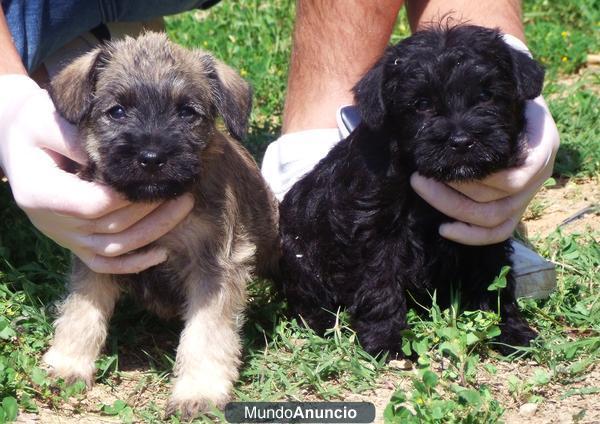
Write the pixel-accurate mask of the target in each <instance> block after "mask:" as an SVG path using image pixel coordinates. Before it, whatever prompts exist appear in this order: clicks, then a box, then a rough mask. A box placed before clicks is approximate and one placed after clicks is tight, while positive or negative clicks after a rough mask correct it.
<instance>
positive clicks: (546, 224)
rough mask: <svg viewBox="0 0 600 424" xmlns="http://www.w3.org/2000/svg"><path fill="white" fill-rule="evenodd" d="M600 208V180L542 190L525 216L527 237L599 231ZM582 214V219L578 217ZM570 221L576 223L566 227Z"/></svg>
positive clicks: (566, 183)
mask: <svg viewBox="0 0 600 424" xmlns="http://www.w3.org/2000/svg"><path fill="white" fill-rule="evenodd" d="M599 207H600V177H598V178H593V179H590V180H562V181H558V182H557V184H556V185H555V186H553V187H546V188H543V189H542V190H540V192H539V193H538V194H537V195H536V196H535V197H534V199H533V200H532V201H531V203H530V204H529V207H528V208H527V211H526V212H525V215H524V216H523V223H524V224H525V227H526V233H527V234H526V235H527V236H528V237H531V238H537V237H542V238H543V237H546V236H547V235H548V234H550V233H551V232H553V231H554V230H556V229H557V228H558V227H561V229H562V230H563V231H564V232H565V233H567V234H568V233H574V232H579V233H582V232H585V231H588V229H589V228H592V229H597V230H598V229H600V209H598V208H599ZM584 211H585V213H584ZM578 213H581V215H579V216H576V215H577V214H578ZM569 218H574V219H573V220H571V221H570V222H566V223H564V224H563V222H564V221H565V220H568V219H569ZM561 224H562V225H561Z"/></svg>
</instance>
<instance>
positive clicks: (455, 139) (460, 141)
mask: <svg viewBox="0 0 600 424" xmlns="http://www.w3.org/2000/svg"><path fill="white" fill-rule="evenodd" d="M448 141H449V142H450V147H452V149H454V150H458V151H461V152H464V151H466V150H468V149H470V148H471V147H472V146H473V144H474V143H475V141H474V140H473V138H471V137H470V136H469V135H468V134H467V133H465V132H464V131H456V132H453V133H452V134H450V138H449V139H448Z"/></svg>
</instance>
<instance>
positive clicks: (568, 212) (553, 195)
mask: <svg viewBox="0 0 600 424" xmlns="http://www.w3.org/2000/svg"><path fill="white" fill-rule="evenodd" d="M599 205H600V179H599V178H595V179H589V180H585V181H583V180H580V181H559V182H558V183H557V185H556V186H554V187H550V188H544V189H542V190H541V191H540V193H538V195H537V196H536V198H535V199H534V201H533V202H532V203H531V205H530V208H529V209H528V211H527V213H526V214H525V216H524V224H525V226H526V231H527V234H528V236H529V237H530V238H534V239H535V238H538V237H545V236H547V235H548V234H549V233H551V232H552V231H554V229H556V228H557V226H559V225H561V223H563V222H564V221H565V220H567V219H569V218H573V217H574V216H576V217H577V219H574V220H572V221H570V222H569V223H567V224H564V225H563V226H562V228H563V231H564V232H567V233H571V232H583V231H587V230H588V229H590V228H593V229H596V230H598V229H600V210H598V209H597V207H598V206H599ZM594 207H596V209H594ZM582 211H587V212H586V213H581V212H582ZM124 360H126V358H124ZM487 362H488V363H493V365H494V366H495V367H496V368H497V369H498V371H497V373H496V375H490V374H487V372H486V371H482V372H481V375H480V381H481V382H482V383H483V382H485V383H487V384H489V385H490V386H491V387H492V388H493V392H494V396H495V397H496V399H498V400H499V401H501V403H502V404H503V406H504V407H505V408H506V413H505V415H504V420H505V421H506V422H507V423H515V424H516V423H522V422H524V421H527V422H528V423H529V424H547V423H557V424H558V423H561V424H562V423H574V422H578V423H600V394H589V395H585V396H582V395H574V396H569V397H566V398H563V395H564V394H565V392H566V391H567V390H569V389H576V388H582V387H600V364H596V365H594V366H593V367H595V369H592V370H591V372H590V373H588V374H587V375H586V376H585V379H583V380H582V381H579V382H576V383H573V384H569V385H562V384H548V385H545V386H542V387H541V388H539V389H538V390H539V391H538V392H534V394H538V395H540V396H542V397H543V398H544V401H543V402H541V403H540V404H537V407H534V406H525V407H523V404H524V402H525V400H522V399H520V398H519V396H518V394H517V395H515V394H511V392H510V391H509V384H508V380H507V378H506V377H507V376H508V375H516V376H517V377H518V378H519V379H520V380H522V381H526V380H527V379H528V378H529V377H530V376H531V375H533V373H534V372H535V371H536V370H540V369H541V370H543V371H548V370H547V369H545V367H543V366H540V365H537V364H535V363H533V362H527V361H515V362H512V363H506V362H498V361H495V360H493V359H488V360H487ZM121 366H122V367H123V368H125V369H128V368H129V369H130V368H136V367H127V364H123V360H122V361H121ZM409 368H410V367H409ZM405 372H411V371H410V370H408V371H405ZM397 387H403V388H407V389H409V382H408V379H407V378H406V377H401V376H400V375H399V373H398V372H397V371H394V370H390V371H389V372H385V373H384V375H383V376H382V377H381V378H380V379H379V382H378V384H377V385H376V387H375V388H374V389H373V390H371V391H369V392H364V393H361V394H352V393H348V395H347V396H346V397H345V399H346V400H349V401H369V402H373V403H375V405H376V408H377V421H378V422H381V421H382V413H383V409H384V408H385V406H386V404H387V402H388V400H389V398H390V396H391V395H392V393H393V392H394V390H395V389H396V388H397ZM167 396H168V384H166V380H163V381H160V380H157V378H156V374H153V373H150V372H147V370H144V369H143V367H142V368H141V369H139V370H133V371H126V372H122V373H121V377H120V381H117V382H116V384H113V385H111V386H109V385H106V384H97V385H96V386H95V387H94V388H93V389H92V390H91V391H90V392H88V393H87V394H86V396H85V397H84V398H83V399H82V400H80V401H75V400H74V401H72V402H70V403H67V404H66V405H64V407H63V408H62V409H61V410H60V411H55V410H52V409H49V408H47V407H45V406H44V405H39V407H40V413H39V414H26V413H23V414H21V415H20V416H19V418H18V422H20V423H49V424H59V423H61V424H62V423H65V424H66V423H68V424H71V423H79V424H92V423H113V422H120V420H119V419H118V418H116V417H109V416H103V415H100V414H99V405H101V404H109V405H110V404H112V403H113V402H114V401H115V400H117V399H122V400H125V401H126V402H127V403H128V404H129V405H132V406H134V407H135V408H142V407H143V406H144V405H146V404H148V403H149V402H151V401H153V402H155V403H156V404H157V405H158V407H159V408H162V407H163V406H164V404H165V402H166V399H167ZM527 408H530V409H529V410H526V409H527ZM582 411H585V414H584V415H583V416H581V417H580V418H579V419H578V418H577V417H578V414H579V415H582V414H583V413H582Z"/></svg>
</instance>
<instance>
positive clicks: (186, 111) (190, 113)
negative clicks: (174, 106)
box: [177, 106, 199, 119]
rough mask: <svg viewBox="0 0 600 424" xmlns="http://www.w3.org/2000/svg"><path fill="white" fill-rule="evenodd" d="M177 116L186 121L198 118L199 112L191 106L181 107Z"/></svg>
mask: <svg viewBox="0 0 600 424" xmlns="http://www.w3.org/2000/svg"><path fill="white" fill-rule="evenodd" d="M177 115H178V116H179V117H180V118H184V119H191V118H195V117H196V116H198V115H199V114H198V112H197V111H196V109H194V108H193V107H191V106H181V107H180V108H179V109H178V110H177Z"/></svg>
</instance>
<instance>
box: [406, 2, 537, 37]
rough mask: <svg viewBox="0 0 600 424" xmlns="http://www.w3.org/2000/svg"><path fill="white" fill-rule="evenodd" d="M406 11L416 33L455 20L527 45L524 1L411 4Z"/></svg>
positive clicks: (408, 3) (409, 3) (408, 4)
mask: <svg viewBox="0 0 600 424" xmlns="http://www.w3.org/2000/svg"><path fill="white" fill-rule="evenodd" d="M406 9H407V13H408V20H409V22H410V26H411V29H412V30H413V31H416V30H418V29H420V28H422V27H424V26H427V24H429V23H431V22H439V21H440V18H444V17H446V16H451V17H452V18H453V19H454V20H455V21H456V22H464V23H469V24H473V25H481V26H484V27H489V28H500V30H501V31H502V32H504V33H506V34H511V35H514V36H515V37H517V38H519V39H520V40H522V41H525V34H524V31H523V23H522V19H521V18H522V17H521V1H520V0H478V1H470V0H408V1H407V4H406Z"/></svg>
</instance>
